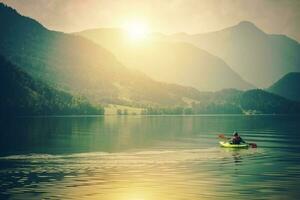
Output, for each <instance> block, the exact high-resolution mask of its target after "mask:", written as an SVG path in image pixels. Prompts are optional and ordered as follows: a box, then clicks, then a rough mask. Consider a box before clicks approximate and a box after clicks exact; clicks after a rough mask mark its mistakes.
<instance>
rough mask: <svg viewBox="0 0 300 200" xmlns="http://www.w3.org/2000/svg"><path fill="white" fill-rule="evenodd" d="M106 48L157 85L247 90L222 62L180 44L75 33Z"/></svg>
mask: <svg viewBox="0 0 300 200" xmlns="http://www.w3.org/2000/svg"><path fill="white" fill-rule="evenodd" d="M76 35H81V36H83V37H85V38H88V39H90V40H92V41H94V42H96V43H97V44H100V45H101V46H103V47H105V48H106V49H108V50H110V51H111V52H113V53H114V55H116V57H117V58H118V59H119V60H120V61H121V62H122V63H124V64H125V66H128V67H132V68H134V69H137V70H141V71H142V72H144V73H145V74H147V75H149V76H150V77H151V78H154V79H156V80H159V81H166V82H172V83H177V84H181V85H189V86H192V87H195V88H197V89H198V90H200V91H216V90H220V89H225V88H236V89H241V90H244V89H250V88H254V86H253V85H251V84H249V83H247V82H245V81H244V80H243V79H242V78H241V77H240V76H239V75H238V74H237V73H235V72H234V71H233V70H232V69H231V68H230V67H229V66H228V65H227V64H226V63H225V62H224V61H223V60H221V59H219V58H218V57H216V56H213V55H211V54H209V53H208V52H207V51H204V50H201V49H199V48H197V47H196V46H194V45H191V44H188V43H183V42H175V43H174V42H169V41H161V40H159V39H155V38H157V35H156V37H151V36H152V35H150V36H149V38H147V39H145V40H144V41H130V39H129V37H128V35H127V33H126V32H125V31H124V30H121V29H113V28H111V29H105V28H103V29H92V30H86V31H83V32H79V33H76Z"/></svg>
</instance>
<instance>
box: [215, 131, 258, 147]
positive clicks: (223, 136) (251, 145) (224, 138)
mask: <svg viewBox="0 0 300 200" xmlns="http://www.w3.org/2000/svg"><path fill="white" fill-rule="evenodd" d="M218 137H219V138H221V139H223V140H230V139H231V138H227V137H226V136H225V135H224V134H220V135H219V136H218ZM245 143H246V144H248V145H249V146H250V147H252V148H257V144H255V143H247V142H245Z"/></svg>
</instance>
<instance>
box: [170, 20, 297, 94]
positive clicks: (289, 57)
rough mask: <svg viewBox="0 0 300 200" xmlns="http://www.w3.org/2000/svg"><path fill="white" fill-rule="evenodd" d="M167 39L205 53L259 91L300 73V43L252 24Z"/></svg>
mask: <svg viewBox="0 0 300 200" xmlns="http://www.w3.org/2000/svg"><path fill="white" fill-rule="evenodd" d="M166 38H167V39H168V40H173V41H184V42H189V43H191V44H194V45H196V46H198V47H199V48H202V49H204V50H207V51H208V52H210V53H211V54H213V55H216V56H218V57H220V58H222V59H223V60H224V61H225V62H226V63H227V64H229V66H231V67H232V69H233V70H234V71H236V72H237V73H238V74H240V75H241V76H242V77H243V78H244V79H245V80H246V81H249V82H250V83H252V84H254V85H256V86H258V87H260V88H266V87H268V86H270V85H271V84H272V83H274V82H275V81H277V80H278V79H279V78H281V77H282V76H283V75H285V74H287V73H289V72H300V57H299V54H300V45H299V43H298V42H297V41H295V40H292V39H290V38H288V37H287V36H284V35H274V34H267V33H265V32H263V31H262V30H260V29H259V28H257V27H256V26H255V25H254V24H253V23H251V22H247V21H243V22H240V23H239V24H237V25H235V26H232V27H229V28H225V29H223V30H220V31H215V32H210V33H203V34H194V35H188V34H182V33H181V34H175V35H172V36H168V37H166Z"/></svg>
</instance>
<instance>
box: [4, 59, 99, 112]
mask: <svg viewBox="0 0 300 200" xmlns="http://www.w3.org/2000/svg"><path fill="white" fill-rule="evenodd" d="M0 72H1V73H0V92H1V99H0V110H1V112H0V116H1V118H3V117H8V116H20V115H21V116H22V115H23V116H24V115H58V114H60V115H61V114H63V115H67V114H104V110H103V108H101V107H100V106H94V105H91V104H90V103H89V102H88V101H87V100H86V99H85V98H83V97H75V96H73V95H71V94H68V93H66V92H63V91H59V90H56V89H54V88H52V87H49V86H48V85H46V84H44V83H42V82H41V81H37V80H33V79H32V78H31V77H30V76H29V75H28V74H27V73H25V72H24V71H22V70H21V69H20V68H18V67H16V66H15V65H12V64H11V63H10V62H8V61H7V60H5V59H4V58H3V57H2V56H0Z"/></svg>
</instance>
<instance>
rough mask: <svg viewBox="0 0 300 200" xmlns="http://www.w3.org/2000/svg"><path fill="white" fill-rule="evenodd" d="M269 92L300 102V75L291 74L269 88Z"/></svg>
mask: <svg viewBox="0 0 300 200" xmlns="http://www.w3.org/2000/svg"><path fill="white" fill-rule="evenodd" d="M268 91H269V92H272V93H274V94H278V95H280V96H283V97H285V98H287V99H291V100H294V101H300V73H299V72H298V73H296V72H294V73H289V74H287V75H285V76H283V77H282V78H281V79H280V80H278V81H277V82H276V83H274V84H273V85H272V86H271V87H269V88H268Z"/></svg>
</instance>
